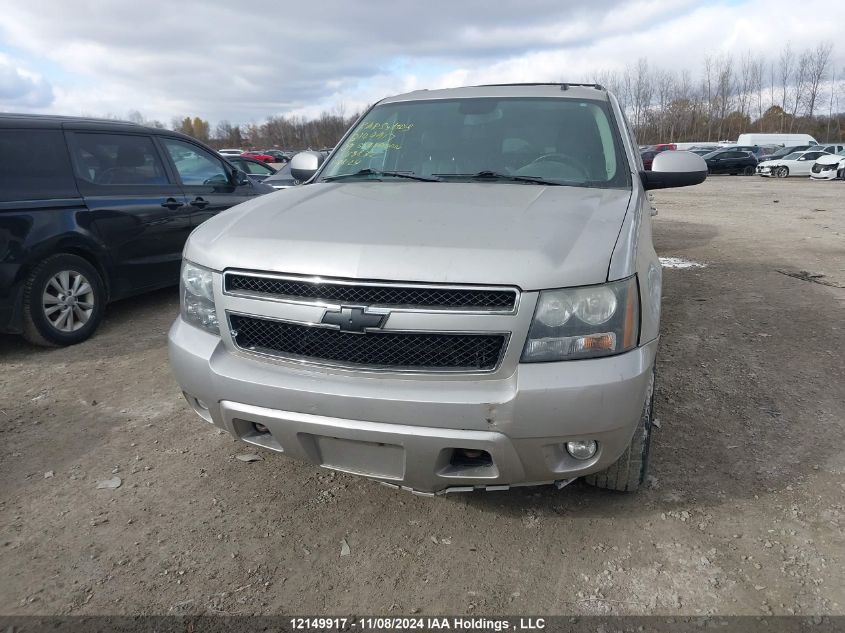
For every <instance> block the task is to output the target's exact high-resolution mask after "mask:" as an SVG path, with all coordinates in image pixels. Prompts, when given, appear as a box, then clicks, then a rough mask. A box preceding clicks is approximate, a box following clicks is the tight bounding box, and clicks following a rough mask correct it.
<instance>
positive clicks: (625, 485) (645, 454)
mask: <svg viewBox="0 0 845 633" xmlns="http://www.w3.org/2000/svg"><path fill="white" fill-rule="evenodd" d="M654 379H655V369H654V367H652V369H651V372H650V373H649V378H648V391H647V392H646V399H645V403H644V404H643V410H642V414H641V415H640V421H639V423H638V424H637V428H636V430H635V431H634V436H633V437H632V438H631V444H630V445H629V446H628V448H626V449H625V452H624V453H622V456H621V457H620V458H619V459H617V460H616V461H615V462H614V463H613V465H611V466H610V467H609V468H607V469H605V470H603V471H601V472H598V473H593V474H591V475H586V476H584V478H583V479H584V481H585V482H586V483H588V484H590V485H591V486H595V487H596V488H604V489H605V490H617V491H619V492H634V491H635V490H637V489H638V488H639V487H640V486H641V485H642V483H643V482H644V481H645V478H646V476H647V475H648V459H649V454H650V452H651V432H652V428H653V427H652V413H653V410H654Z"/></svg>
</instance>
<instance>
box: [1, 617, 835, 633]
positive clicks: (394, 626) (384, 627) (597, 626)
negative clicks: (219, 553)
mask: <svg viewBox="0 0 845 633" xmlns="http://www.w3.org/2000/svg"><path fill="white" fill-rule="evenodd" d="M230 631H233V632H236V633H241V632H242V633H297V632H303V633H333V632H347V631H349V632H353V633H354V632H356V631H363V632H366V631H385V632H387V631H390V632H392V631H458V632H459V633H502V632H503V631H508V632H511V631H515V632H519V633H547V632H549V633H558V632H560V633H805V632H806V633H845V616H760V617H757V616H700V617H699V616H696V617H682V616H674V617H669V616H666V617H661V616H572V617H569V616H542V615H540V616H537V615H531V616H528V615H526V616H501V617H499V616H479V615H473V616H436V615H409V616H65V617H62V616H0V633H46V632H51V633H148V632H150V633H228V632H230Z"/></svg>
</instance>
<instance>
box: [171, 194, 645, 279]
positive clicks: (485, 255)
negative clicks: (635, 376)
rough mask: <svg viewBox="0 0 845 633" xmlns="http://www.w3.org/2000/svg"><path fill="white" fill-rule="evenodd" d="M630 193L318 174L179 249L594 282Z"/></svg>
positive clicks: (246, 207) (339, 273)
mask: <svg viewBox="0 0 845 633" xmlns="http://www.w3.org/2000/svg"><path fill="white" fill-rule="evenodd" d="M630 198H631V191H630V190H619V189H590V188H579V187H543V186H539V185H523V184H504V183H437V184H435V183H421V182H353V183H319V184H313V185H306V186H303V187H296V188H292V189H287V190H283V191H277V192H276V193H273V194H269V195H266V196H262V197H260V198H257V199H254V200H251V201H249V202H247V203H244V204H241V205H238V206H236V207H233V208H232V209H230V210H228V211H225V212H223V213H221V214H219V215H218V216H216V217H214V218H212V219H211V220H209V221H207V222H206V223H204V224H203V225H202V226H200V227H199V228H198V229H196V230H195V231H194V232H193V233H192V234H191V237H190V239H189V240H188V243H187V245H186V247H185V257H186V258H187V259H189V260H191V261H193V262H195V263H197V264H200V265H202V266H207V267H209V268H212V269H214V270H219V271H222V270H226V269H229V268H239V269H247V270H261V271H271V272H278V273H289V274H303V275H319V276H324V277H345V278H352V279H368V280H387V281H389V280H394V281H419V282H431V283H466V284H473V283H477V284H490V285H500V284H502V285H514V286H518V287H520V288H522V289H523V290H536V289H542V288H555V287H561V286H577V285H585V284H594V283H601V282H603V281H605V280H606V279H607V271H608V266H609V264H610V258H611V254H612V253H613V248H614V245H615V244H616V239H617V236H618V235H619V231H620V228H621V226H622V221H623V219H624V217H625V213H626V210H627V208H628V203H629V200H630Z"/></svg>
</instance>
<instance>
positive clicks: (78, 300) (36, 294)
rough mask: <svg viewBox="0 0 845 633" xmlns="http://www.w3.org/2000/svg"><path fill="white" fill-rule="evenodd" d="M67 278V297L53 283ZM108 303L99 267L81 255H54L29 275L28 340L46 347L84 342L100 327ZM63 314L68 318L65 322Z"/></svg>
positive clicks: (26, 297)
mask: <svg viewBox="0 0 845 633" xmlns="http://www.w3.org/2000/svg"><path fill="white" fill-rule="evenodd" d="M64 276H66V278H67V279H68V282H67V283H66V284H65V285H67V286H69V287H70V292H69V293H68V294H67V295H65V294H63V293H62V292H61V290H60V289H59V287H58V286H56V285H55V283H53V282H55V280H56V278H59V279H61V278H63V277H64ZM77 279H78V280H79V282H77ZM58 283H59V285H61V283H62V282H58ZM74 284H76V285H77V287H76V288H73V287H72V286H73V285H74ZM86 284H87V285H86ZM89 288H90V291H89V290H88V289H89ZM105 302H106V293H105V290H104V287H103V280H102V277H100V273H99V272H97V269H96V268H94V267H93V266H92V265H91V264H89V263H88V262H87V261H86V260H84V259H82V258H81V257H79V256H77V255H70V254H67V253H60V254H58V255H51V256H50V257H48V258H47V259H45V260H44V261H42V262H41V263H40V264H38V266H36V267H35V268H34V269H33V270H32V271H31V272H30V273H29V276H28V277H27V279H26V283H25V284H24V293H23V313H24V334H23V335H24V338H26V340H28V341H29V342H30V343H34V344H35V345H43V346H46V347H62V346H65V345H75V344H76V343H81V342H82V341H84V340H86V339H87V338H89V337H90V336H91V335H92V334H93V333H94V331H95V330H96V329H97V326H98V325H99V324H100V320H101V319H102V317H103V309H104V308H105ZM89 306H90V307H89ZM48 312H50V314H48ZM68 313H69V314H68ZM62 315H66V316H65V318H64V320H63V318H62ZM57 322H58V324H57Z"/></svg>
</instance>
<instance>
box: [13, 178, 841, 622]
mask: <svg viewBox="0 0 845 633" xmlns="http://www.w3.org/2000/svg"><path fill="white" fill-rule="evenodd" d="M655 199H656V203H657V206H658V208H659V210H660V213H659V215H658V216H657V218H656V225H655V234H656V242H657V246H658V251H659V253H660V255H661V256H666V257H676V258H681V259H684V260H688V261H694V262H697V263H701V264H705V265H706V267H701V268H698V267H692V268H671V269H669V268H667V269H666V270H665V272H664V284H665V289H664V291H665V294H664V315H663V334H662V340H661V348H660V354H659V367H658V372H659V378H658V380H659V383H658V392H657V397H656V401H655V408H656V417H657V419H658V420H659V422H660V427H659V429H657V430H656V436H655V442H654V445H653V464H652V472H651V474H652V478H651V479H650V481H649V485H648V486H647V488H646V489H645V490H643V491H641V492H640V493H638V494H636V495H629V496H626V495H619V494H612V493H607V492H602V491H598V490H595V489H591V488H589V487H588V486H586V485H583V484H581V483H578V482H576V483H575V484H573V485H571V486H569V487H568V488H565V489H563V490H556V489H555V488H553V487H543V488H536V489H522V490H516V491H510V492H497V493H477V494H464V495H450V496H447V497H440V498H434V499H431V498H421V497H416V496H412V495H410V494H408V493H404V492H398V491H393V490H389V489H387V488H385V487H383V486H379V485H377V484H375V483H372V482H369V481H366V480H362V479H357V478H353V477H351V476H345V475H341V474H334V473H331V472H328V471H322V470H319V469H316V468H313V467H311V466H308V465H303V464H299V463H295V462H293V461H290V460H288V459H286V458H284V457H281V456H278V455H275V454H271V453H269V452H264V453H262V456H263V460H262V461H257V462H252V463H245V462H243V461H240V460H238V459H236V458H235V455H236V454H239V453H245V452H253V451H252V450H251V449H247V447H246V446H245V445H242V444H238V443H235V442H234V441H233V440H232V439H231V438H230V437H228V436H227V435H224V434H222V433H221V432H218V431H217V430H215V429H214V428H212V427H209V426H208V425H206V424H205V423H202V422H200V421H199V419H198V418H197V417H196V416H195V415H194V414H193V413H192V412H191V411H189V409H188V407H187V405H186V404H185V403H184V402H183V401H182V399H181V397H180V395H179V390H178V388H177V387H176V384H175V383H174V381H173V378H172V377H171V375H170V372H169V369H168V363H167V350H166V342H165V335H166V331H167V329H168V327H169V325H170V323H171V321H172V320H173V318H174V316H175V314H176V312H177V309H178V306H177V296H176V294H177V293H176V292H175V291H173V290H167V291H162V292H158V293H155V294H152V295H148V296H145V297H140V298H137V299H132V300H128V301H123V302H120V303H118V304H115V305H113V306H111V307H110V309H109V312H108V315H107V318H106V321H105V323H104V325H103V327H102V329H101V331H100V332H99V333H98V335H97V336H96V337H95V338H94V339H93V340H91V341H88V342H87V343H84V344H82V345H79V346H76V347H73V348H69V349H59V350H44V349H37V348H33V347H30V346H28V345H27V344H25V343H24V342H22V341H21V340H19V339H17V338H14V337H0V363H2V372H0V442H1V444H0V613H2V614H6V615H10V614H18V615H25V614H115V613H122V614H134V613H147V614H186V613H187V614H197V613H208V614H218V613H219V614H236V613H237V614H242V613H288V614H291V613H302V614H305V613H311V614H313V613H332V614H353V613H358V614H361V613H379V614H388V613H396V614H399V613H406V614H408V613H415V612H419V613H423V614H426V613H434V614H437V613H455V614H473V613H485V614H505V613H576V614H619V613H623V614H660V615H672V614H686V615H703V614H714V613H717V614H753V615H762V614H768V613H775V614H790V613H796V614H845V560H843V559H845V556H844V555H843V554H845V537H843V530H842V527H843V526H842V523H843V503H845V501H844V500H845V489H844V488H845V479H844V478H843V470H845V452H843V440H842V438H843V409H844V408H845V407H843V403H845V376H843V373H845V370H843V361H842V354H843V349H845V345H843V343H845V333H843V321H842V314H843V307H845V290H843V289H842V287H841V286H845V246H844V244H845V241H843V234H845V185H843V183H840V182H824V183H814V182H810V181H809V180H807V179H800V180H798V179H790V180H788V181H768V180H764V179H760V178H741V177H721V178H720V177H714V178H712V179H710V180H708V181H707V182H706V183H704V185H702V186H699V187H696V188H690V189H681V190H675V191H665V192H657V193H656V194H655ZM778 271H783V272H778ZM802 271H804V272H802ZM783 273H788V274H797V275H798V277H793V276H789V275H788V274H783ZM811 275H824V276H823V277H815V276H811ZM800 277H803V278H800ZM825 284H830V285H825ZM112 477H119V478H120V480H121V482H122V484H121V486H120V487H119V488H117V489H108V488H106V489H98V487H97V484H98V482H101V481H105V480H109V479H110V478H112ZM347 546H348V552H347V551H346V547H347ZM344 554H345V555H344Z"/></svg>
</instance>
